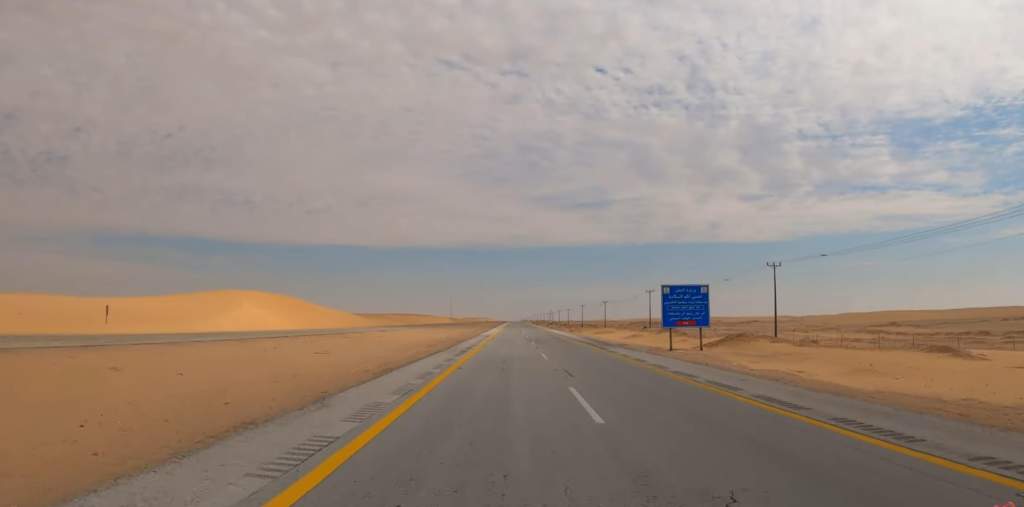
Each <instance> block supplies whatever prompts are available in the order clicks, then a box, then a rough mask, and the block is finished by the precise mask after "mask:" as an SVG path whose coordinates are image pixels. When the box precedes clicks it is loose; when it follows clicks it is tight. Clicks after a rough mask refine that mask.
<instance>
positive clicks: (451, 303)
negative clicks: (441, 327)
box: [448, 296, 455, 320]
mask: <svg viewBox="0 0 1024 507" xmlns="http://www.w3.org/2000/svg"><path fill="white" fill-rule="evenodd" d="M454 305H455V299H454V298H453V297H452V296H448V320H453V317H454V315H455V313H454V312H453V311H452V309H453V308H454Z"/></svg>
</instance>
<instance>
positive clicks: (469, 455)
mask: <svg viewBox="0 0 1024 507" xmlns="http://www.w3.org/2000/svg"><path fill="white" fill-rule="evenodd" d="M481 347H482V348H480V349H479V351H478V353H476V354H475V355H473V356H472V357H468V358H467V359H466V360H465V362H464V363H463V364H461V366H459V367H458V368H457V369H455V370H454V371H452V372H451V374H450V375H448V376H447V377H446V378H443V379H442V381H441V382H439V383H437V384H436V385H435V386H433V387H431V386H428V390H429V392H425V393H424V394H423V396H422V399H419V400H418V402H416V403H415V404H413V405H411V407H408V408H407V411H405V412H404V413H401V414H398V415H393V416H392V417H391V418H390V419H389V418H388V416H384V419H387V421H384V422H386V423H388V424H387V425H386V427H384V429H383V431H380V432H379V433H377V434H375V435H372V436H365V435H364V436H362V437H357V440H358V438H364V439H365V440H366V441H365V442H363V444H364V445H362V447H360V448H358V449H357V450H356V451H355V452H354V453H352V452H349V453H348V454H345V453H346V450H345V449H341V450H339V451H338V452H337V453H335V455H333V456H331V457H329V458H328V459H327V460H328V461H330V460H332V459H333V460H334V465H333V466H332V468H331V472H330V473H329V474H324V476H323V477H317V476H316V474H312V473H311V474H310V475H307V476H305V477H302V478H301V479H299V480H298V481H297V482H296V483H295V484H293V485H292V487H291V496H288V495H281V496H278V497H277V498H276V499H275V500H271V501H270V503H269V505H291V504H296V505H301V506H310V507H314V506H315V507H320V506H328V505H330V506H337V505H358V506H362V505H366V506H371V505H372V506H403V507H412V506H486V505H493V506H498V505H507V506H527V505H528V506H541V505H547V506H568V505H573V506H575V505H579V506H681V505H688V506H689V505H719V506H722V505H778V506H802V505H807V506H821V505H830V506H885V505H893V506H896V505H898V506H910V505H929V506H931V505H950V506H979V507H982V506H983V507H989V506H991V505H995V504H997V503H998V504H1000V505H1002V504H1003V503H1004V502H1006V501H1008V500H1011V499H1013V498H1014V495H1015V494H1016V491H1014V490H1013V489H1012V488H1010V487H1009V486H1007V485H1004V484H997V483H994V482H992V481H988V480H985V479H984V478H979V477H976V476H973V475H971V474H965V473H962V472H958V471H956V470H953V469H949V468H945V467H941V466H937V465H935V464H933V463H929V462H926V461H923V460H921V459H917V458H915V457H913V456H909V455H906V454H903V453H900V452H894V451H893V450H890V449H885V448H882V447H880V446H876V445H872V444H871V443H869V442H864V441H860V440H856V439H853V438H850V437H848V436H844V435H842V434H839V433H836V432H832V431H828V430H826V429H822V428H820V427H816V426H814V425H811V424H807V423H806V422H802V421H800V420H798V419H794V418H791V417H786V416H784V415H780V414H778V413H773V412H771V411H767V410H764V409H763V408H759V407H757V406H756V405H753V404H749V403H744V402H741V401H738V400H736V399H733V398H730V397H727V396H722V395H721V394H718V393H715V392H712V391H709V390H706V389H701V388H699V387H696V386H694V385H691V384H687V383H685V382H680V381H677V380H673V379H672V378H668V377H666V376H664V375H658V374H657V373H655V372H653V371H651V370H649V369H646V368H640V367H637V366H636V365H634V364H630V363H628V362H626V361H623V360H622V359H619V358H616V357H613V356H611V355H609V354H607V353H605V352H602V351H600V350H596V349H594V348H592V347H589V346H586V345H583V344H581V343H578V342H576V341H574V340H572V339H569V338H566V337H563V336H560V335H558V334H556V333H552V332H550V331H546V330H543V329H540V328H536V327H533V326H530V325H527V324H512V325H510V326H508V327H506V328H505V330H504V331H503V332H501V333H499V334H498V335H497V336H496V337H495V338H494V339H493V340H491V341H489V342H484V344H482V345H481ZM388 421H390V422H388ZM378 422H380V421H378ZM321 470H322V469H321ZM296 491H298V492H299V493H300V494H298V495H295V493H296ZM294 498H298V500H297V501H295V500H294Z"/></svg>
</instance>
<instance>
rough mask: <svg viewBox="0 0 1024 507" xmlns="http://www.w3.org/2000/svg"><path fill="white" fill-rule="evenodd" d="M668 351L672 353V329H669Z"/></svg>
mask: <svg viewBox="0 0 1024 507" xmlns="http://www.w3.org/2000/svg"><path fill="white" fill-rule="evenodd" d="M668 350H669V352H672V328H668Z"/></svg>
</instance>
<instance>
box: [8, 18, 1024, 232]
mask: <svg viewBox="0 0 1024 507" xmlns="http://www.w3.org/2000/svg"><path fill="white" fill-rule="evenodd" d="M1022 25H1024V6H1021V5H1020V4H1013V3H1005V2H985V1H975V2H964V3H947V4H943V5H941V6H940V5H936V4H935V3H934V2H930V1H924V0H902V1H893V2H874V3H872V2H858V3H839V4H836V3H825V2H813V1H798V2H787V3H785V4H784V5H777V4H757V3H753V4H752V3H750V2H741V1H738V0H736V1H732V0H730V1H725V2H714V3H711V4H709V3H706V2H682V3H656V2H654V3H645V4H643V6H637V5H631V6H629V7H628V8H626V7H624V6H622V5H620V4H618V3H616V2H611V1H599V0H595V1H575V2H557V3H551V2H506V3H487V4H480V3H476V2H465V3H461V2H428V1H424V2H412V3H402V4H401V5H399V4H397V3H393V2H369V3H358V4H356V3H351V2H343V3H336V2H326V1H324V2H303V3H279V4H268V3H265V2H255V1H252V2H250V1H246V0H233V1H230V2H201V3H194V4H193V3H175V2H170V3H157V4H142V3H138V2H128V1H125V0H107V1H95V2H87V3H81V2H57V3H40V2H7V3H4V5H3V6H0V90H3V93H0V217H2V218H0V228H5V229H8V230H12V229H13V228H14V227H15V226H17V227H18V228H19V230H23V229H34V230H50V231H55V232H56V231H66V230H74V231H121V232H126V233H135V234H154V235H174V236H195V237H207V238H215V239H224V240H231V241H257V242H271V243H273V242H281V243H316V244H356V245H425V246H431V245H473V244H477V245H528V244H529V245H552V244H590V243H636V242H679V241H708V240H725V241H758V240H768V239H780V238H790V237H795V236H802V235H809V234H816V233H821V232H830V233H839V232H848V231H864V230H879V229H881V230H887V229H896V228H900V227H905V226H911V225H917V224H920V223H921V222H938V221H942V220H948V219H951V218H954V217H960V216H967V215H972V214H977V213H980V212H985V211H990V210H992V209H995V208H997V207H1000V206H1003V205H1005V204H1006V203H1008V202H1012V201H1015V200H1020V199H1024V197H1022V196H1021V192H1022V188H1024V186H1022V185H1019V184H1018V185H1012V184H1009V182H1011V180H1012V178H1013V177H1014V174H1016V173H1013V174H1011V172H1012V171H1010V170H1009V169H1008V166H1007V165H1006V163H1005V162H1006V161H1005V160H1003V159H1000V158H999V157H994V156H992V153H995V152H998V153H1003V154H1014V153H1016V154H1017V155H1016V157H1017V158H1016V159H1017V160H1019V159H1020V148H1019V147H1020V146H1021V144H1020V143H1021V139H1020V134H1021V123H1020V120H1019V116H1017V117H1014V116H1012V114H1013V112H1014V111H1017V112H1019V111H1020V107H1021V104H1020V97H1021V95H1020V93H1021V89H1022V87H1024V56H1022V54H1021V52H1020V51H1019V48H1021V47H1024V32H1022V31H1021V30H1019V27H1020V26H1022ZM965 112H966V113H965ZM982 112H984V115H987V116H988V117H989V118H990V120H991V121H988V122H987V123H985V122H982V123H979V122H978V118H980V116H979V115H982ZM965 115H966V116H965ZM1015 118H1016V119H1015ZM980 132H984V134H983V136H984V137H983V138H979V135H981V134H979V133H980ZM979 146H980V147H982V148H984V149H979ZM958 147H960V148H958ZM986 150H987V151H986ZM1018 173H1019V171H1018ZM1018 178H1019V177H1018ZM2 231H3V229H0V232H2Z"/></svg>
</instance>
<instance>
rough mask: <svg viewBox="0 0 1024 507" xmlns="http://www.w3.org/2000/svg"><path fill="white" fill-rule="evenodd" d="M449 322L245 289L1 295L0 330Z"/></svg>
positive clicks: (64, 331) (102, 330)
mask: <svg viewBox="0 0 1024 507" xmlns="http://www.w3.org/2000/svg"><path fill="white" fill-rule="evenodd" d="M107 307H109V308H110V315H109V319H108V317H107V315H106V309H107ZM450 322H453V320H451V319H448V318H447V317H438V316H434V315H420V314H364V315H358V314H353V313H348V312H344V311H341V310H335V309H333V308H327V307H324V306H320V305H316V304H313V303H310V302H308V301H304V300H302V299H299V298H295V297H291V296H285V295H281V294H273V293H269V292H258V291H242V290H222V291H211V292H194V293H187V294H172V295H166V296H144V297H77V296H61V295H53V294H24V293H22V294H0V336H2V335H33V334H78V335H90V334H131V333H195V332H228V331H269V330H284V329H335V328H350V327H367V326H392V325H412V324H437V323H450Z"/></svg>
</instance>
